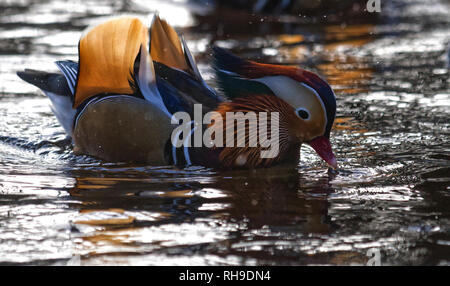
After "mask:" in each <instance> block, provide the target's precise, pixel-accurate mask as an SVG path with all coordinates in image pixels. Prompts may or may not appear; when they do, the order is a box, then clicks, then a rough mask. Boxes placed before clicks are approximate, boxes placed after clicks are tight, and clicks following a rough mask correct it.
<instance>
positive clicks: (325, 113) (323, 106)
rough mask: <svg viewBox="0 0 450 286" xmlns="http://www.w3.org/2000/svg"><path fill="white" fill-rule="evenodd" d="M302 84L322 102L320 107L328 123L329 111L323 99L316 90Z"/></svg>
mask: <svg viewBox="0 0 450 286" xmlns="http://www.w3.org/2000/svg"><path fill="white" fill-rule="evenodd" d="M300 84H301V85H303V86H304V87H306V88H308V89H309V90H311V91H312V92H313V93H314V95H315V96H316V97H317V99H318V100H319V102H320V105H322V108H323V115H324V116H325V122H328V115H327V109H326V108H325V104H324V103H323V101H322V98H321V97H320V95H319V94H318V93H317V91H316V90H315V89H314V88H312V87H310V86H309V85H307V84H306V83H304V82H302V83H300Z"/></svg>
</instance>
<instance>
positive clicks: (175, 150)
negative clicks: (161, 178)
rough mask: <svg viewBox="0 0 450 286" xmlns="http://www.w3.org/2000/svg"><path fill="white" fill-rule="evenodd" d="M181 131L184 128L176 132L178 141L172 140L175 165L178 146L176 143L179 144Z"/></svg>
mask: <svg viewBox="0 0 450 286" xmlns="http://www.w3.org/2000/svg"><path fill="white" fill-rule="evenodd" d="M181 131H183V130H178V132H177V133H176V134H175V139H176V141H175V142H172V160H173V164H174V165H176V164H177V147H176V145H177V142H178V140H179V139H180V137H179V136H180V133H181ZM174 143H175V144H174Z"/></svg>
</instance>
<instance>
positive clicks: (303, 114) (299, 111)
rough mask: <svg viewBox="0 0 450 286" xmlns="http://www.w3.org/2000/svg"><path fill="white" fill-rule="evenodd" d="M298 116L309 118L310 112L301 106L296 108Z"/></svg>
mask: <svg viewBox="0 0 450 286" xmlns="http://www.w3.org/2000/svg"><path fill="white" fill-rule="evenodd" d="M296 113H297V115H298V117H300V118H301V119H304V120H307V119H309V112H308V111H307V110H306V109H304V108H299V109H297V110H296Z"/></svg>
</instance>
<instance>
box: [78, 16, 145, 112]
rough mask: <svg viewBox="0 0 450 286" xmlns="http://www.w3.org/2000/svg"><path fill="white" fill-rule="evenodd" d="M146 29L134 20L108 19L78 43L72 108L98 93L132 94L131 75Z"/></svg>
mask: <svg viewBox="0 0 450 286" xmlns="http://www.w3.org/2000/svg"><path fill="white" fill-rule="evenodd" d="M141 45H142V46H144V47H147V45H148V29H147V27H145V26H144V24H143V23H142V22H141V21H140V20H139V19H137V18H130V17H122V18H118V19H114V20H110V21H108V22H106V23H103V24H100V25H98V26H96V27H94V28H93V29H91V30H89V31H88V32H87V34H86V35H84V36H83V37H82V38H81V40H80V42H79V54H80V55H79V57H80V61H79V73H78V81H77V84H76V88H75V100H74V107H78V106H79V105H80V104H81V103H82V102H84V101H85V100H86V99H88V98H90V97H92V96H95V95H98V94H101V93H119V94H132V93H133V90H132V88H131V87H130V84H129V81H130V80H131V72H132V71H133V67H134V61H135V59H136V56H137V55H138V53H139V50H140V47H141Z"/></svg>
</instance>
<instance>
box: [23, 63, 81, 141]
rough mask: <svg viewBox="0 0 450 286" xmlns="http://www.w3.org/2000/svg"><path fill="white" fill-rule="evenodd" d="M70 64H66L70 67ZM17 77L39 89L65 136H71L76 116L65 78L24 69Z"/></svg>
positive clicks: (71, 95)
mask: <svg viewBox="0 0 450 286" xmlns="http://www.w3.org/2000/svg"><path fill="white" fill-rule="evenodd" d="M70 63H71V62H67V64H68V65H70ZM17 75H18V76H19V77H20V78H21V79H23V80H24V81H26V82H28V83H30V84H32V85H34V86H37V87H38V88H40V89H41V90H42V91H43V92H44V93H45V95H47V97H48V98H50V100H51V102H52V105H51V109H52V111H53V113H54V114H55V116H56V118H57V119H58V121H59V123H60V124H61V125H62V127H63V128H64V130H65V131H66V133H67V135H69V136H72V131H73V130H72V129H73V122H74V120H75V116H76V113H77V111H76V109H74V108H73V107H72V105H73V92H72V91H71V89H72V88H73V86H72V87H71V86H70V85H69V84H68V82H67V80H66V78H65V77H64V76H63V75H62V74H59V73H48V72H43V71H37V70H31V69H25V70H24V71H20V72H17Z"/></svg>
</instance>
